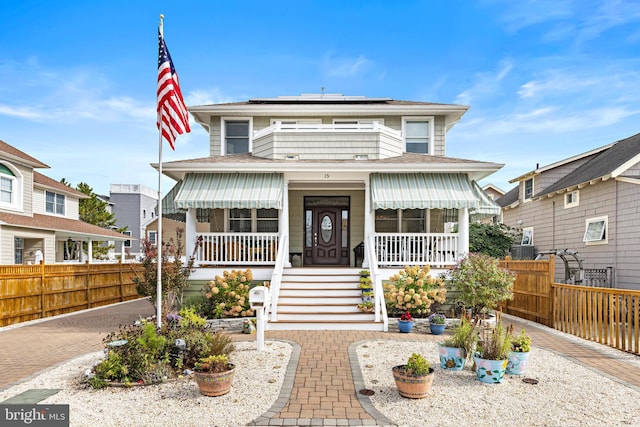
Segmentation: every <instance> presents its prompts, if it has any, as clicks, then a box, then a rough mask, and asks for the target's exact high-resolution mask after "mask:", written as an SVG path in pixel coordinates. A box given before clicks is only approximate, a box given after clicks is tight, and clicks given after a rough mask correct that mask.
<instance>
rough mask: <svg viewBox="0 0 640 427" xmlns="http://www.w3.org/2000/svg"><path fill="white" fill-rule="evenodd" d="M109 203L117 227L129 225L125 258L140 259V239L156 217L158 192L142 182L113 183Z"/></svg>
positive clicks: (126, 232) (110, 188)
mask: <svg viewBox="0 0 640 427" xmlns="http://www.w3.org/2000/svg"><path fill="white" fill-rule="evenodd" d="M109 203H110V204H111V206H112V212H113V214H114V215H115V218H116V227H117V228H125V227H127V230H126V231H124V234H125V235H127V236H130V237H131V239H130V240H127V241H126V242H125V249H124V250H125V258H130V259H139V258H140V256H142V253H141V249H140V239H142V238H143V237H144V236H145V227H146V225H147V224H148V223H149V222H151V221H152V220H153V219H154V218H155V215H156V208H157V206H158V192H157V191H156V190H152V189H151V188H149V187H146V186H144V185H140V184H111V185H110V186H109Z"/></svg>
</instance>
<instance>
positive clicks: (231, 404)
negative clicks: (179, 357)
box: [0, 341, 292, 427]
mask: <svg viewBox="0 0 640 427" xmlns="http://www.w3.org/2000/svg"><path fill="white" fill-rule="evenodd" d="M235 346H236V350H235V351H234V352H233V353H231V355H230V360H231V362H233V363H235V364H236V366H241V367H242V369H238V368H236V373H235V376H234V380H233V385H232V387H231V391H230V392H229V393H228V394H226V395H224V396H218V397H207V396H203V395H201V394H200V391H199V389H198V385H197V384H196V382H195V380H194V379H192V378H188V377H185V378H182V379H179V380H177V381H175V382H168V383H164V384H160V385H150V386H143V387H139V386H138V387H131V388H120V387H107V388H103V389H100V390H93V389H90V388H87V387H86V386H85V385H83V384H81V379H82V377H83V373H84V372H85V370H87V369H89V368H91V366H93V364H94V363H95V362H96V361H98V360H100V358H102V357H103V355H104V353H103V352H97V353H91V354H88V355H85V356H81V357H79V358H76V359H73V360H72V361H70V362H67V363H65V364H63V365H60V366H58V367H56V368H54V369H51V370H49V371H47V372H45V373H42V374H40V375H38V376H37V377H35V378H33V379H31V380H29V381H27V382H25V383H21V384H18V385H16V386H14V387H11V388H9V389H7V390H5V391H2V392H0V401H3V400H5V399H8V398H10V397H13V396H15V395H17V394H19V393H22V392H23V391H25V390H28V389H32V388H40V389H46V388H49V389H62V390H61V391H60V392H59V393H57V394H55V395H53V396H51V397H49V398H47V399H45V400H43V401H42V402H40V403H41V404H44V403H51V404H69V414H70V418H71V420H70V425H72V426H91V427H94V426H98V425H99V426H138V427H139V426H170V425H179V426H217V427H225V426H228V427H238V426H244V425H246V424H247V423H249V422H250V421H252V420H254V419H255V418H257V417H258V416H260V415H262V414H263V413H264V412H266V411H267V410H269V409H270V408H271V406H272V405H273V404H274V403H275V401H276V399H277V398H278V395H279V393H280V388H281V387H282V382H283V379H284V374H285V372H286V369H287V364H288V363H289V358H290V356H291V350H292V346H291V345H290V344H287V343H284V342H280V341H266V342H265V346H264V351H263V352H258V351H257V350H256V344H255V342H236V343H235Z"/></svg>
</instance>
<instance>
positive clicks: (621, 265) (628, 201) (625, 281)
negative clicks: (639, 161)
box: [609, 168, 640, 290]
mask: <svg viewBox="0 0 640 427" xmlns="http://www.w3.org/2000/svg"><path fill="white" fill-rule="evenodd" d="M635 172H638V170H637V168H636V171H635ZM625 175H627V174H625ZM616 187H617V188H616V192H617V199H618V214H617V220H616V223H617V225H618V227H617V230H616V231H617V232H616V235H617V239H616V244H615V249H616V259H617V262H616V287H618V288H625V289H637V290H640V184H631V183H628V182H616ZM609 223H611V220H609Z"/></svg>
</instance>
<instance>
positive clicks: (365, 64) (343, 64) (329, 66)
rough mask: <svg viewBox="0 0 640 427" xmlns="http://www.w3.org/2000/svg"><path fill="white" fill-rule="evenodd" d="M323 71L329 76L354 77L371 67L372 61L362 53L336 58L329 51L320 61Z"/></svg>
mask: <svg viewBox="0 0 640 427" xmlns="http://www.w3.org/2000/svg"><path fill="white" fill-rule="evenodd" d="M322 63H323V68H324V70H325V73H326V74H327V75H328V76H329V77H354V76H357V75H360V74H362V73H364V72H365V71H367V70H368V69H369V68H371V67H372V66H373V65H374V63H373V61H370V60H369V59H367V58H366V57H365V56H364V55H360V56H358V57H357V58H349V57H346V58H337V57H335V56H333V54H332V53H331V52H329V53H327V54H326V55H325V56H324V59H323V61H322Z"/></svg>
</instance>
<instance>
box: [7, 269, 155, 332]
mask: <svg viewBox="0 0 640 427" xmlns="http://www.w3.org/2000/svg"><path fill="white" fill-rule="evenodd" d="M141 270H142V267H141V265H140V264H139V263H131V264H129V263H127V264H122V263H110V264H89V263H85V264H39V265H3V266H0V326H7V325H11V324H14V323H19V322H25V321H28V320H35V319H41V318H45V317H49V316H55V315H58V314H64V313H71V312H74V311H78V310H83V309H87V308H92V307H98V306H102V305H108V304H114V303H117V302H122V301H128V300H132V299H136V298H139V295H138V293H137V292H136V286H135V284H134V283H133V277H134V276H135V275H136V273H137V272H140V271H141Z"/></svg>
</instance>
